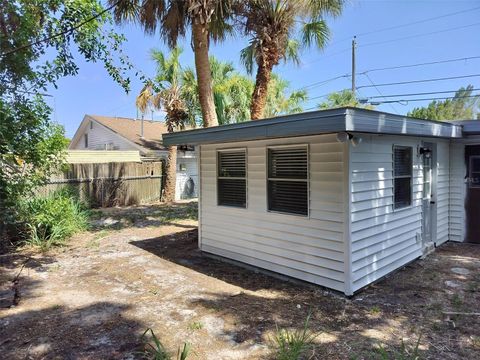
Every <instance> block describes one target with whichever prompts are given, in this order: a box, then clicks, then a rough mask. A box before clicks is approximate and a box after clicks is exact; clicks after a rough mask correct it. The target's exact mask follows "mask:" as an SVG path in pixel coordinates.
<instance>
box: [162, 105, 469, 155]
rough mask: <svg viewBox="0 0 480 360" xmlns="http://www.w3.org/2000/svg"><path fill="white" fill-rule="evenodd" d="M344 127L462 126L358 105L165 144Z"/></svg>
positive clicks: (440, 133)
mask: <svg viewBox="0 0 480 360" xmlns="http://www.w3.org/2000/svg"><path fill="white" fill-rule="evenodd" d="M342 131H348V132H361V133H370V134H390V135H409V136H423V137H439V138H461V137H462V136H463V133H462V126H461V125H456V124H452V123H449V122H441V121H432V120H422V119H416V118H411V117H407V116H402V115H396V114H389V113H385V112H380V111H375V110H366V109H359V108H351V107H344V108H337V109H329V110H318V111H310V112H303V113H299V114H293V115H284V116H278V117H274V118H269V119H262V120H254V121H247V122H243V123H237V124H229V125H221V126H214V127H210V128H202V129H194V130H186V131H179V132H175V133H171V134H163V144H164V145H166V146H169V145H200V144H214V143H228V142H237V141H252V140H264V139H274V138H283V137H293V136H308V135H319V134H328V133H337V132H342Z"/></svg>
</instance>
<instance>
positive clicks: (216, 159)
mask: <svg viewBox="0 0 480 360" xmlns="http://www.w3.org/2000/svg"><path fill="white" fill-rule="evenodd" d="M234 151H238V152H240V151H243V152H244V153H245V177H238V176H235V177H231V176H218V168H219V165H220V162H219V155H220V153H222V152H234ZM215 179H216V181H215V182H216V184H215V186H216V195H217V206H221V207H226V208H233V209H247V208H248V152H247V148H225V149H217V151H216V153H215ZM221 179H228V180H245V206H235V205H225V204H220V198H219V194H220V191H219V189H218V180H221Z"/></svg>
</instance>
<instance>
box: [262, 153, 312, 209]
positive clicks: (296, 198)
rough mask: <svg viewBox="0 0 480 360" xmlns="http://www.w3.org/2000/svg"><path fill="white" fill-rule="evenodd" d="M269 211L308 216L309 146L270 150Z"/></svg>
mask: <svg viewBox="0 0 480 360" xmlns="http://www.w3.org/2000/svg"><path fill="white" fill-rule="evenodd" d="M267 151H268V179H267V190H268V210H269V211H277V212H282V213H288V214H296V215H305V216H307V215H308V147H307V146H298V147H297V146H295V147H284V148H277V147H275V148H269V149H268V150H267Z"/></svg>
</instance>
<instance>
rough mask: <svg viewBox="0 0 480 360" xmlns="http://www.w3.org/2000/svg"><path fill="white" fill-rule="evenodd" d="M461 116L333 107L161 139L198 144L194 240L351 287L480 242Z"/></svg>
mask: <svg viewBox="0 0 480 360" xmlns="http://www.w3.org/2000/svg"><path fill="white" fill-rule="evenodd" d="M477 124H478V125H477ZM462 125H463V126H461V125H455V124H452V123H448V122H436V121H428V120H419V119H413V118H407V117H405V116H399V115H392V114H387V113H382V112H377V111H371V110H364V109H354V108H340V109H333V110H325V111H314V112H308V113H302V114H296V115H288V116H282V117H277V118H272V119H265V120H259V121H251V122H246V123H240V124H233V125H225V126H218V127H213V128H206V129H198V130H189V131H183V132H178V133H174V134H168V135H167V134H165V135H164V143H165V144H168V145H172V144H189V145H192V146H193V145H194V146H196V147H197V151H198V154H199V161H200V179H201V181H200V196H199V201H200V203H199V247H200V249H201V250H203V251H204V252H207V253H211V254H214V255H219V256H222V257H225V258H230V259H233V260H236V261H238V262H243V263H247V264H250V265H255V266H258V267H260V268H264V269H267V270H270V271H274V272H277V273H280V274H284V275H288V276H291V277H294V278H298V279H302V280H305V281H309V282H312V283H315V284H319V285H322V286H325V287H328V288H331V289H335V290H338V291H341V292H343V293H345V294H346V295H352V294H353V293H354V292H356V291H358V290H359V289H361V288H363V287H364V286H366V285H368V284H371V283H372V282H374V281H376V280H378V279H380V278H382V277H383V276H385V275H387V274H388V273H390V272H392V271H394V270H396V269H398V268H400V267H402V266H404V265H405V264H407V263H409V262H411V261H412V260H414V259H416V258H419V257H421V256H423V255H426V254H428V253H429V252H431V251H433V249H434V247H435V246H439V245H441V244H443V243H445V242H446V241H470V242H480V231H479V229H478V223H479V222H480V215H479V214H480V208H479V207H480V205H479V204H480V123H479V122H478V121H473V122H466V123H462ZM476 134H479V135H476ZM465 201H466V204H467V205H466V207H465V206H464V203H465ZM419 280H420V281H421V279H419Z"/></svg>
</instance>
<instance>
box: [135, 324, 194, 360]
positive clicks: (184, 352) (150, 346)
mask: <svg viewBox="0 0 480 360" xmlns="http://www.w3.org/2000/svg"><path fill="white" fill-rule="evenodd" d="M149 333H150V338H149V337H148V334H149ZM141 339H142V342H143V345H144V351H143V352H142V353H141V355H142V357H143V358H144V359H148V360H173V358H172V356H171V355H170V353H169V352H168V351H167V349H166V348H165V346H164V345H163V344H162V343H161V341H160V340H159V339H158V338H157V336H156V335H155V333H154V332H153V330H152V329H150V328H148V329H147V330H145V332H144V333H143V335H142V338H141ZM190 351H191V346H190V344H189V343H184V344H183V346H182V347H181V348H178V351H177V356H176V358H175V359H176V360H186V359H187V357H188V355H189V354H190Z"/></svg>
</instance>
